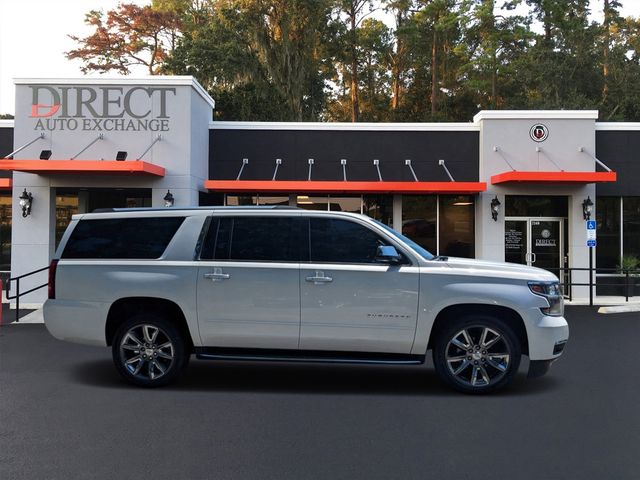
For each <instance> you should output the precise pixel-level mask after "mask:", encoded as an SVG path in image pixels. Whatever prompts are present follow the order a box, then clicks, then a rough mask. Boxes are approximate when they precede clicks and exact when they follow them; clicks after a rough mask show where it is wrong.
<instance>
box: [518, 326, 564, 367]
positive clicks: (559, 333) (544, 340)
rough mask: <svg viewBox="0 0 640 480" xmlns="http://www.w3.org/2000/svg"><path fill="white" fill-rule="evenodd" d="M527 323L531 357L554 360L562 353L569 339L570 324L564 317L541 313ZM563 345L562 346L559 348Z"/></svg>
mask: <svg viewBox="0 0 640 480" xmlns="http://www.w3.org/2000/svg"><path fill="white" fill-rule="evenodd" d="M532 320H533V321H532V322H530V323H528V325H527V336H528V337H529V359H531V360H532V361H537V360H554V359H556V358H558V357H559V356H560V355H561V354H562V350H563V349H564V345H565V344H566V342H567V340H568V339H569V324H568V323H567V321H566V320H565V319H564V317H550V316H547V315H539V316H538V317H537V318H535V319H532ZM560 346H561V348H559V347H560Z"/></svg>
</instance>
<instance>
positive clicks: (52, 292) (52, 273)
mask: <svg viewBox="0 0 640 480" xmlns="http://www.w3.org/2000/svg"><path fill="white" fill-rule="evenodd" d="M57 268H58V260H51V265H49V298H51V299H54V298H56V270H57Z"/></svg>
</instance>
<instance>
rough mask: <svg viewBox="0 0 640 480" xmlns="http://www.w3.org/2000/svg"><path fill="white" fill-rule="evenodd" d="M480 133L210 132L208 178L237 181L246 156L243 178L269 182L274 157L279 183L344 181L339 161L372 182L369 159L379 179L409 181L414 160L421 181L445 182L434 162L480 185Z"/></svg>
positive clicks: (352, 177)
mask: <svg viewBox="0 0 640 480" xmlns="http://www.w3.org/2000/svg"><path fill="white" fill-rule="evenodd" d="M478 155H479V132H465V131H462V132H442V131H439V132H406V131H405V132H398V131H386V132H385V131H382V132H381V131H353V130H331V131H327V130H226V129H220V130H215V129H212V130H210V131H209V178H210V179H215V180H235V178H236V177H237V175H238V171H239V170H240V166H241V165H242V159H243V158H248V159H249V164H248V165H247V166H246V167H245V169H244V171H243V173H242V180H271V178H272V177H273V171H274V168H275V159H276V158H282V165H280V167H279V169H278V176H277V179H278V180H306V179H307V175H308V168H309V165H308V159H309V158H313V159H314V161H315V163H314V165H313V173H312V180H342V179H343V178H342V167H341V165H340V159H341V158H346V159H347V180H354V181H356V180H357V181H376V180H378V174H377V171H376V168H375V166H374V165H373V159H374V158H377V159H379V160H380V171H381V173H382V178H383V180H389V181H394V180H395V181H403V180H404V181H411V180H413V177H412V176H411V172H410V170H409V168H408V167H407V166H405V163H404V160H405V159H407V158H409V159H411V160H412V166H413V169H414V170H415V172H416V175H417V176H418V180H420V181H449V178H448V177H447V175H446V173H445V172H444V170H443V168H442V167H440V166H439V165H438V159H441V158H442V159H444V160H446V165H447V167H448V168H449V170H450V171H451V174H452V175H453V177H454V178H455V180H456V181H478Z"/></svg>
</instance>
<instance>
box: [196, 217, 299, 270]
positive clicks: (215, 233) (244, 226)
mask: <svg viewBox="0 0 640 480" xmlns="http://www.w3.org/2000/svg"><path fill="white" fill-rule="evenodd" d="M301 231H302V228H301V221H300V219H298V218H295V217H271V216H265V217H244V216H241V217H220V219H219V221H217V220H216V219H214V220H212V222H211V224H210V226H209V231H208V232H207V235H206V238H205V242H204V245H203V248H202V253H201V255H200V258H201V259H203V260H207V259H216V260H236V261H254V262H297V261H299V260H300V251H301V249H300V248H299V247H300V233H301Z"/></svg>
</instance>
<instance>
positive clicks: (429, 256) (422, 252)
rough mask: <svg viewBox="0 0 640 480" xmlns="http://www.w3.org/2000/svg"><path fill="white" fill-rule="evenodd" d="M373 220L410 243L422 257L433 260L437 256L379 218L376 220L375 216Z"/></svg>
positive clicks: (398, 237)
mask: <svg viewBox="0 0 640 480" xmlns="http://www.w3.org/2000/svg"><path fill="white" fill-rule="evenodd" d="M372 220H373V221H374V222H376V223H377V224H378V225H380V226H381V227H382V228H384V229H385V230H386V231H387V232H389V233H390V234H391V235H393V236H394V237H396V238H397V239H399V240H402V242H404V243H406V244H407V245H409V246H410V247H411V248H412V249H413V250H414V251H415V252H416V253H417V254H418V255H420V256H421V257H423V258H425V259H426V260H433V259H434V258H436V257H435V255H433V254H432V253H431V252H429V251H428V250H427V249H426V248H423V247H421V246H420V245H418V244H417V243H416V242H414V241H413V240H411V239H410V238H407V237H405V236H404V235H402V234H401V233H398V232H396V231H395V230H394V229H393V228H391V227H389V226H388V225H385V224H384V223H382V222H379V221H378V220H375V219H373V218H372Z"/></svg>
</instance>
